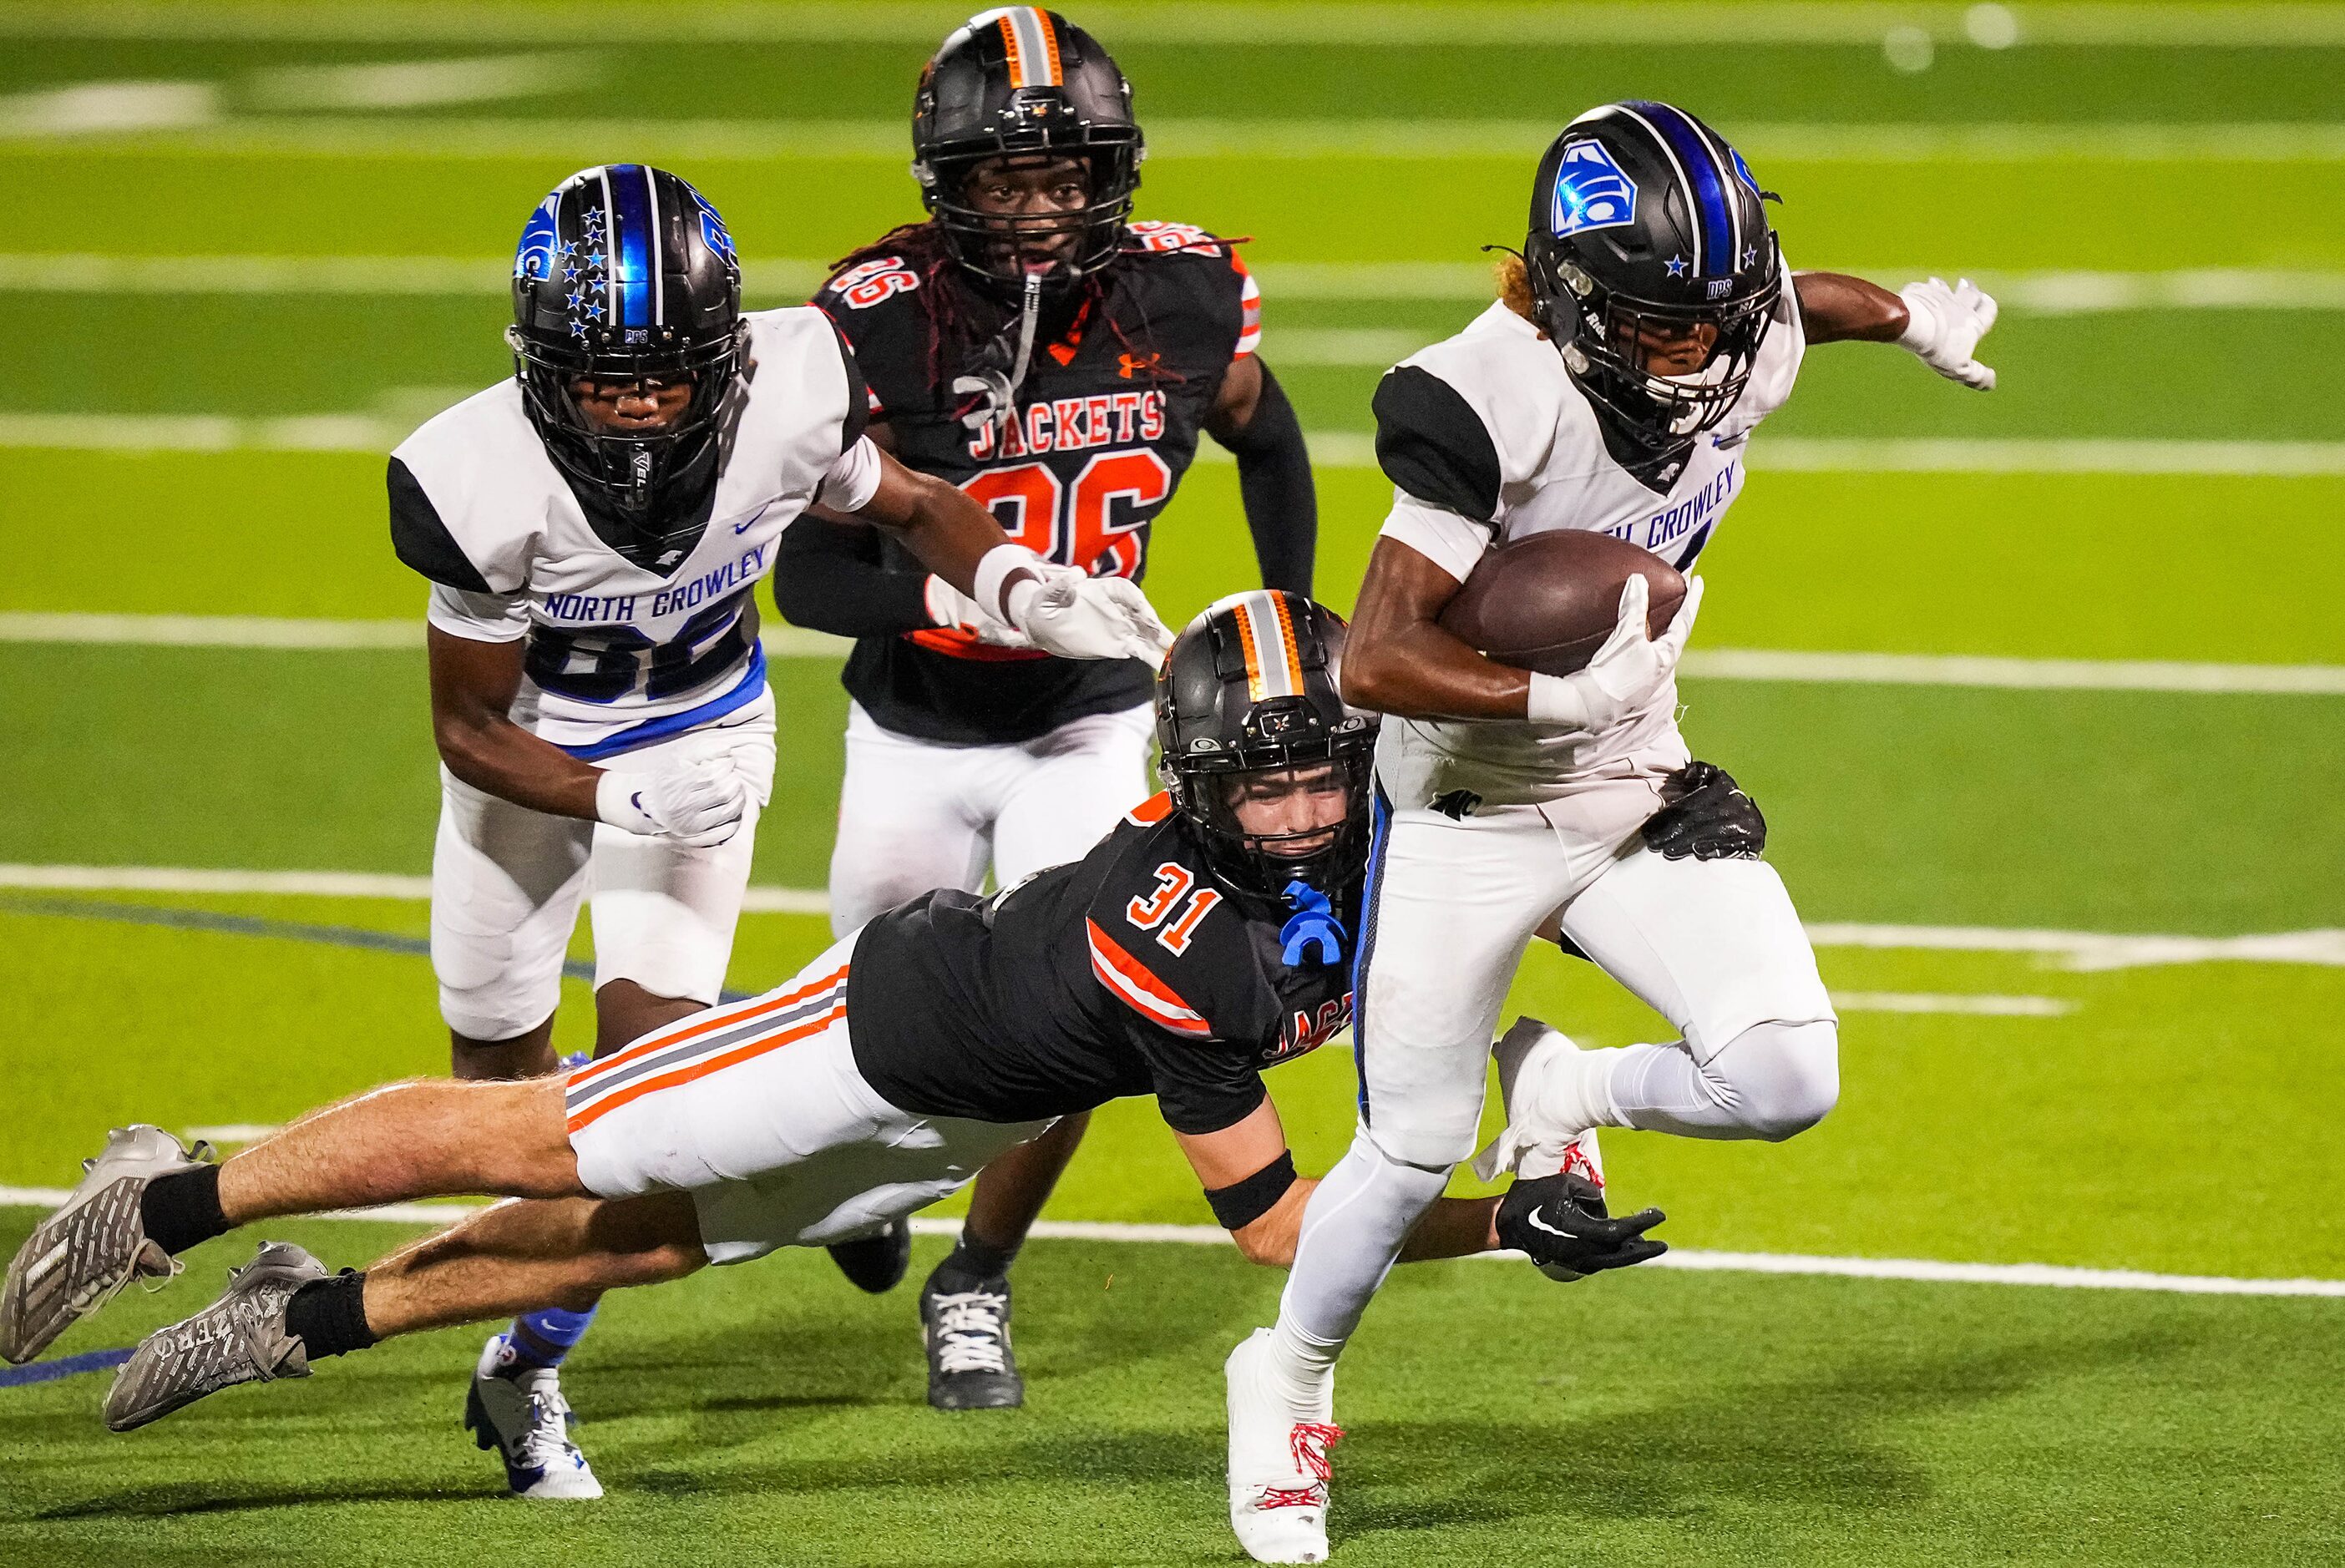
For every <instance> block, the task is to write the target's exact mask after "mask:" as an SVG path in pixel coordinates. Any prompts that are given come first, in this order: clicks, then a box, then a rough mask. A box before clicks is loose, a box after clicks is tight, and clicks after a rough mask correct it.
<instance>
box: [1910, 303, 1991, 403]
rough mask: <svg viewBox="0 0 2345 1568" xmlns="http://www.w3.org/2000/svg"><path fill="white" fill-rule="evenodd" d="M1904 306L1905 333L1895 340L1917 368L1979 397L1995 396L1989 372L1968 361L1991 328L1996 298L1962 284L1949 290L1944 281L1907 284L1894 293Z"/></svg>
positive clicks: (1985, 367) (1973, 361) (1987, 368)
mask: <svg viewBox="0 0 2345 1568" xmlns="http://www.w3.org/2000/svg"><path fill="white" fill-rule="evenodd" d="M1897 298H1900V299H1903V301H1905V315H1906V322H1905V332H1904V335H1903V337H1901V338H1899V339H1897V346H1898V347H1899V348H1901V349H1912V350H1913V351H1914V353H1915V354H1916V355H1917V356H1919V357H1920V359H1921V361H1922V363H1924V365H1927V366H1929V367H1930V369H1933V370H1935V371H1937V372H1938V374H1940V375H1941V376H1944V377H1945V378H1946V379H1948V380H1950V381H1960V382H1961V383H1962V384H1963V385H1964V386H1965V387H1970V388H1973V389H1976V390H1978V391H1982V392H1992V391H1994V390H1995V370H1994V369H1993V367H1991V366H1987V365H1982V364H1980V363H1979V362H1978V361H1977V360H1976V359H1972V358H1971V356H1972V354H1973V353H1974V352H1976V351H1977V349H1978V343H1979V339H1982V338H1984V337H1985V336H1986V334H1987V329H1989V328H1990V327H1993V326H1994V325H1995V309H1996V307H1995V296H1993V295H1992V294H1987V293H1985V292H1983V291H1981V289H1980V288H1979V286H1978V285H1977V284H1975V283H1973V282H1972V281H1971V280H1970V279H1969V278H1964V279H1963V280H1962V281H1961V282H1959V283H1957V284H1955V285H1954V287H1953V288H1947V287H1946V282H1945V279H1944V278H1930V279H1929V280H1927V281H1926V282H1922V283H1908V284H1907V285H1906V286H1905V287H1904V288H1901V289H1899V290H1898V291H1897Z"/></svg>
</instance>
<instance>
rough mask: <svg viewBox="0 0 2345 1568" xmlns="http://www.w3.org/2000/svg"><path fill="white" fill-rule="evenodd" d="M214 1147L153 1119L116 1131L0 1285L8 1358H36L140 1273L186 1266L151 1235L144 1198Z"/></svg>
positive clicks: (1, 1335)
mask: <svg viewBox="0 0 2345 1568" xmlns="http://www.w3.org/2000/svg"><path fill="white" fill-rule="evenodd" d="M210 1153H211V1148H210V1146H209V1145H208V1144H202V1143H198V1144H197V1145H196V1146H195V1148H192V1149H190V1148H182V1147H180V1144H179V1140H178V1138H173V1137H172V1136H171V1135H170V1134H169V1133H167V1132H165V1131H164V1130H163V1129H162V1128H158V1127H148V1126H147V1125H146V1124H145V1123H143V1122H142V1123H139V1124H137V1125H135V1126H132V1127H125V1128H115V1129H114V1131H113V1132H112V1133H110V1134H108V1135H107V1141H106V1148H105V1149H104V1150H103V1151H102V1152H101V1153H100V1154H99V1155H98V1157H97V1158H95V1159H86V1160H84V1161H82V1169H83V1170H84V1171H85V1172H86V1174H85V1175H84V1176H83V1177H82V1179H81V1183H80V1185H78V1186H77V1187H76V1188H75V1189H73V1192H72V1194H71V1195H70V1196H68V1197H67V1198H66V1200H65V1202H64V1203H62V1204H60V1205H59V1206H58V1208H57V1211H56V1213H55V1214H52V1215H50V1216H49V1217H48V1218H47V1219H45V1220H43V1221H42V1222H41V1223H40V1225H39V1226H38V1227H37V1228H36V1229H35V1230H34V1231H33V1233H32V1235H30V1236H28V1237H26V1238H25V1244H24V1245H23V1246H22V1247H19V1248H18V1249H16V1256H15V1259H14V1260H13V1261H11V1262H10V1263H9V1265H8V1278H7V1282H6V1284H5V1286H0V1357H5V1358H6V1359H7V1360H8V1361H14V1362H16V1363H18V1364H20V1365H21V1364H22V1363H24V1362H25V1361H31V1360H32V1359H33V1358H34V1357H35V1356H37V1355H39V1354H40V1353H41V1352H42V1351H46V1350H47V1349H48V1348H49V1346H50V1345H51V1344H52V1343H54V1342H55V1341H56V1337H57V1336H58V1335H59V1334H62V1333H64V1332H65V1331H66V1330H67V1329H69V1328H71V1327H72V1326H73V1325H74V1323H75V1322H76V1321H77V1320H80V1319H83V1318H86V1317H87V1316H89V1314H91V1313H92V1312H95V1311H96V1310H98V1309H99V1308H100V1307H103V1306H105V1305H106V1304H107V1302H108V1301H110V1300H113V1299H114V1298H115V1296H116V1295H117V1293H119V1292H120V1290H122V1288H123V1287H124V1286H125V1285H127V1284H129V1283H130V1281H131V1280H135V1279H139V1278H141V1277H144V1278H147V1279H163V1280H167V1279H169V1278H170V1277H171V1276H172V1275H174V1274H177V1273H178V1271H179V1265H178V1263H177V1262H176V1261H175V1260H173V1259H171V1257H170V1256H169V1255H168V1254H167V1253H165V1252H164V1250H163V1249H161V1248H160V1247H157V1246H156V1245H155V1244H154V1243H153V1242H152V1241H150V1240H148V1239H147V1228H146V1225H145V1224H144V1223H143V1222H142V1221H141V1220H140V1219H139V1214H138V1205H139V1201H140V1199H143V1198H144V1197H145V1196H146V1193H147V1183H148V1182H150V1181H152V1180H154V1179H156V1178H157V1177H158V1176H167V1175H169V1174H171V1173H172V1172H174V1171H180V1170H193V1169H195V1168H197V1167H198V1166H199V1165H201V1164H203V1163H205V1162H206V1161H207V1159H208V1156H209V1155H210Z"/></svg>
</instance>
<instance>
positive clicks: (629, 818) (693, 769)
mask: <svg viewBox="0 0 2345 1568" xmlns="http://www.w3.org/2000/svg"><path fill="white" fill-rule="evenodd" d="M748 810H749V785H748V783H747V781H746V780H745V779H743V778H742V776H741V774H740V773H739V771H738V770H737V769H736V768H735V767H734V765H733V763H732V759H730V758H728V757H709V758H706V759H704V760H702V761H700V762H696V763H686V764H684V765H683V766H681V767H675V768H669V769H666V770H665V771H663V772H659V773H651V772H644V773H621V772H618V771H617V770H615V769H613V770H607V771H605V772H604V774H603V776H602V778H601V779H600V780H598V781H596V783H595V785H594V814H595V815H596V816H597V817H600V818H601V819H602V820H603V821H604V822H607V823H609V824H611V825H612V826H613V827H615V828H618V829H620V830H621V831H623V832H625V833H637V834H643V835H645V836H654V835H657V836H662V837H666V838H673V839H675V841H676V842H677V843H678V844H681V845H684V846H685V847H686V848H687V849H707V848H711V847H713V846H714V845H720V844H723V843H724V842H725V841H726V839H729V838H731V837H732V836H733V835H735V834H736V833H738V832H740V831H741V819H742V817H743V816H745V815H746V814H747V813H748Z"/></svg>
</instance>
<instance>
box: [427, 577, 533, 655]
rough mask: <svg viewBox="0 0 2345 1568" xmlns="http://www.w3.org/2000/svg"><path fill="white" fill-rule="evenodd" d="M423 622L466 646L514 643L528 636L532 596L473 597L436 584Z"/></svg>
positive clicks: (492, 595) (503, 594) (440, 583)
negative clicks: (482, 643) (455, 638)
mask: <svg viewBox="0 0 2345 1568" xmlns="http://www.w3.org/2000/svg"><path fill="white" fill-rule="evenodd" d="M423 619H424V620H425V621H427V622H430V623H431V624H432V625H434V626H436V627H438V628H439V629H440V630H441V631H442V632H446V633H448V635H449V636H451V637H462V638H463V639H464V641H466V642H518V641H520V640H521V639H522V638H523V637H526V636H528V635H529V595H527V594H525V593H474V592H470V591H469V590H466V589H462V588H451V587H449V586H448V585H447V584H446V583H444V582H435V583H433V584H432V585H431V602H429V603H428V604H426V605H425V606H424V610H423Z"/></svg>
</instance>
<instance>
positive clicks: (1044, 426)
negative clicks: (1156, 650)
mask: <svg viewBox="0 0 2345 1568" xmlns="http://www.w3.org/2000/svg"><path fill="white" fill-rule="evenodd" d="M1126 239H1127V244H1128V246H1129V247H1130V249H1129V251H1128V252H1127V254H1125V255H1124V256H1122V258H1119V259H1118V261H1117V262H1116V264H1115V266H1114V267H1113V268H1112V269H1111V271H1110V272H1109V274H1108V275H1107V278H1106V279H1105V282H1104V288H1105V293H1104V295H1103V297H1101V298H1095V299H1093V300H1091V302H1090V303H1089V304H1088V305H1087V306H1085V307H1083V308H1081V309H1079V311H1078V313H1077V314H1076V316H1075V318H1074V319H1073V321H1072V322H1071V324H1070V325H1068V326H1067V327H1066V328H1064V329H1062V330H1061V332H1060V333H1059V335H1058V336H1057V337H1056V338H1055V339H1051V340H1050V341H1047V342H1037V343H1036V344H1035V345H1034V349H1033V354H1032V357H1031V360H1030V364H1029V367H1028V369H1027V371H1026V376H1025V379H1024V380H1023V381H1022V382H1021V383H1020V387H1019V389H1018V395H1017V403H1016V408H1015V410H1014V417H1013V418H1011V419H1010V420H1008V421H1007V422H1006V423H1004V424H1002V425H1001V426H1000V428H999V429H995V428H984V429H979V430H972V429H971V428H970V427H969V425H968V424H967V423H965V422H964V421H963V419H962V416H963V415H964V414H966V413H968V412H969V411H970V410H971V408H972V407H973V406H975V400H973V399H972V398H971V397H970V396H969V395H968V394H959V395H956V394H955V393H954V392H953V391H952V390H951V389H950V385H949V382H950V380H951V379H952V378H953V377H954V376H955V375H957V374H959V373H964V372H966V371H967V370H969V369H971V368H970V367H967V366H961V367H949V368H948V369H947V371H946V374H945V376H944V377H943V378H942V379H943V381H944V382H945V383H946V384H943V385H939V378H938V377H937V376H936V375H935V374H933V363H932V359H931V342H932V333H933V332H934V325H933V322H932V319H931V317H930V314H929V309H930V304H931V298H930V297H931V295H932V294H933V292H934V290H933V288H930V287H929V286H928V285H927V284H926V283H924V282H923V280H922V278H921V277H920V275H919V273H918V272H916V271H914V270H913V269H912V268H910V267H909V266H907V265H906V264H905V263H904V262H903V261H902V260H900V259H899V258H894V257H881V258H875V259H873V260H869V261H865V262H861V263H858V265H856V266H855V267H852V268H848V270H847V271H845V272H842V273H840V274H839V275H838V276H837V277H836V278H832V279H831V280H830V282H829V283H828V284H827V285H825V286H824V288H823V289H822V290H821V292H820V293H818V294H817V295H816V296H815V303H816V304H817V305H818V306H820V307H821V308H822V309H824V310H826V311H827V312H829V314H830V316H831V317H832V319H835V320H836V321H837V323H838V328H839V330H840V331H841V332H843V333H845V334H846V336H847V339H848V341H849V342H850V343H852V344H853V345H854V346H855V355H856V359H857V361H858V365H859V366H860V368H861V369H862V372H863V376H864V379H865V380H866V381H867V382H868V384H869V387H870V390H871V417H872V419H874V420H884V421H885V422H886V423H887V426H888V430H890V431H891V432H893V435H894V439H895V454H896V456H897V457H898V459H899V460H901V461H902V462H903V463H904V464H905V466H907V467H909V468H911V469H915V470H919V472H921V473H926V474H933V475H935V476H937V477H938V478H939V479H942V480H945V481H948V482H949V483H951V484H955V485H959V486H960V487H961V488H962V489H963V490H966V491H969V493H970V494H971V495H973V496H975V497H976V498H977V499H978V500H979V501H981V502H983V503H984V504H985V505H986V506H988V507H990V509H991V510H992V511H993V514H994V515H995V516H996V517H997V518H999V519H1000V521H1001V526H1002V529H1003V531H1005V532H1007V533H1008V534H1009V536H1010V539H1011V540H1013V541H1016V542H1018V543H1020V544H1023V545H1025V546H1026V547H1027V548H1028V549H1030V550H1031V551H1034V552H1035V553H1036V554H1038V555H1041V556H1043V557H1045V558H1047V559H1049V560H1051V561H1059V562H1061V563H1063V564H1066V565H1070V566H1078V567H1081V568H1082V569H1083V570H1084V571H1086V572H1091V573H1092V574H1093V575H1095V576H1099V575H1106V574H1108V573H1114V574H1116V575H1119V576H1123V577H1129V578H1132V579H1133V580H1134V581H1138V580H1139V579H1140V577H1141V576H1142V573H1143V572H1145V571H1146V569H1147V564H1148V536H1149V525H1150V524H1151V522H1152V521H1154V519H1155V517H1156V515H1157V513H1159V512H1160V511H1163V510H1164V506H1165V503H1166V502H1168V501H1171V500H1172V499H1173V490H1174V489H1175V487H1177V486H1178V485H1179V483H1180V482H1181V476H1182V475H1183V473H1185V472H1186V471H1187V470H1188V467H1189V464H1190V461H1191V460H1193V458H1194V457H1195V456H1196V452H1197V438H1198V435H1199V432H1200V431H1201V430H1202V429H1203V421H1204V418H1205V415H1206V412H1207V411H1208V410H1210V409H1211V408H1212V407H1213V400H1214V398H1215V396H1216V395H1217V394H1218V393H1219V391H1220V389H1221V384H1222V376H1223V372H1225V371H1226V370H1227V369H1229V367H1230V365H1231V364H1232V363H1233V361H1234V360H1236V359H1243V358H1244V357H1245V356H1246V355H1248V354H1251V353H1253V352H1254V344H1255V342H1256V341H1257V340H1258V339H1259V337H1260V330H1259V321H1260V314H1259V312H1260V296H1259V294H1258V292H1257V291H1256V289H1255V287H1254V279H1253V278H1251V277H1250V276H1248V275H1247V273H1246V270H1245V268H1244V264H1243V263H1242V262H1240V261H1239V259H1238V258H1237V255H1236V252H1235V251H1234V250H1233V248H1231V247H1229V246H1228V245H1226V244H1223V242H1221V241H1220V240H1217V239H1215V238H1213V236H1211V235H1209V234H1207V233H1205V232H1204V231H1203V230H1202V229H1198V228H1191V227H1189V226H1188V225H1185V224H1173V223H1139V224H1133V225H1132V226H1131V228H1130V229H1129V230H1128V231H1127V235H1126ZM1012 326H1013V329H1014V319H1013V322H1012ZM868 547H869V548H870V549H871V550H872V551H878V552H882V553H883V558H884V559H885V560H886V561H887V562H888V564H889V565H890V566H891V567H893V568H896V569H898V570H902V571H906V572H913V571H917V570H919V568H917V567H916V566H914V565H913V563H912V562H911V561H910V559H909V556H908V555H906V554H905V553H904V552H903V551H901V550H900V549H899V548H898V547H896V546H895V545H893V544H891V543H888V542H887V541H881V540H878V539H876V538H874V539H871V540H869V541H868ZM1149 679H1150V673H1149V671H1148V669H1147V668H1146V666H1145V665H1143V664H1142V663H1138V662H1136V661H1130V660H1118V661H1079V660H1069V659H1052V658H1050V657H1048V656H1047V655H1043V654H1040V653H1035V652H1029V651H1026V650H1022V649H1002V648H998V647H991V646H988V645H986V644H984V643H981V642H977V641H975V640H974V639H973V638H971V637H969V636H968V635H967V634H965V633H963V632H958V631H951V630H944V629H919V630H910V631H907V632H903V633H901V634H900V635H896V636H888V637H862V638H858V640H857V642H856V647H855V651H854V653H853V654H852V655H851V656H850V657H849V659H848V664H847V669H846V672H845V673H844V676H843V680H844V682H845V683H846V686H847V689H848V692H849V693H852V694H853V695H854V697H855V699H856V700H857V701H858V702H859V703H862V704H863V706H864V708H865V709H866V710H867V711H868V713H870V714H871V716H872V717H873V718H874V719H875V720H877V721H878V723H880V724H881V725H882V726H883V727H885V728H887V729H890V730H894V731H896V732H897V733H901V734H909V735H915V736H918V737H919V738H921V739H924V740H934V741H942V742H947V743H949V744H988V743H1001V742H1010V741H1019V740H1026V739H1030V738H1031V737H1033V736H1035V735H1039V734H1041V733H1045V732H1047V731H1050V730H1051V729H1055V728H1056V727H1058V726H1059V725H1061V724H1063V723H1068V722H1070V721H1071V720H1074V719H1078V718H1081V717H1083V716H1084V715H1086V714H1090V713H1110V712H1113V711H1115V710H1118V709H1122V708H1130V707H1136V706H1138V705H1139V704H1141V703H1144V702H1146V701H1147V700H1148V694H1149Z"/></svg>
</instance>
